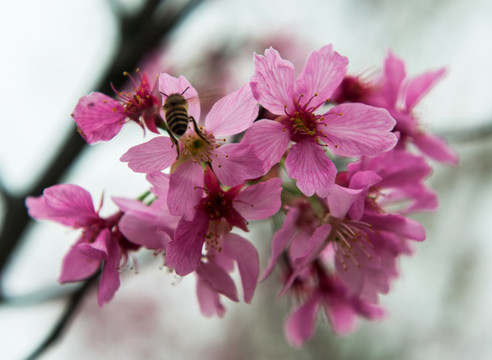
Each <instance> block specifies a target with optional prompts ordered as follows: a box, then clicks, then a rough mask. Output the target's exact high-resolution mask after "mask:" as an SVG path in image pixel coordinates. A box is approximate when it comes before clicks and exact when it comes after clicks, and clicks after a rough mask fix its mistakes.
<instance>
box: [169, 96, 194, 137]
mask: <svg viewBox="0 0 492 360" xmlns="http://www.w3.org/2000/svg"><path fill="white" fill-rule="evenodd" d="M163 110H164V114H165V115H166V122H167V126H168V128H169V130H170V131H171V132H172V133H174V134H176V135H177V136H178V137H179V136H181V135H183V134H184V133H185V132H186V128H187V127H188V122H189V116H188V102H187V101H186V99H185V98H184V96H183V95H181V94H171V95H169V96H168V97H167V99H166V101H165V102H164V106H163Z"/></svg>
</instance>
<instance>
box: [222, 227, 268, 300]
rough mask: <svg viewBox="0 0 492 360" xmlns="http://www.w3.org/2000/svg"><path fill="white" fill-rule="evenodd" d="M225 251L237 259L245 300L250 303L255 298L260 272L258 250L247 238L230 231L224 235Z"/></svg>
mask: <svg viewBox="0 0 492 360" xmlns="http://www.w3.org/2000/svg"><path fill="white" fill-rule="evenodd" d="M224 253H225V254H226V255H228V256H229V257H231V258H233V259H234V260H236V261H237V267H238V269H239V275H241V283H242V284H243V292H244V301H245V302H247V303H248V304H249V303H250V302H251V300H252V299H253V295H254V293H255V289H256V284H257V282H258V274H259V272H260V258H259V256H258V252H257V251H256V248H255V247H254V246H253V245H252V244H251V243H250V242H249V241H247V240H246V239H243V238H242V237H241V236H239V235H236V234H230V233H229V234H227V235H225V236H224Z"/></svg>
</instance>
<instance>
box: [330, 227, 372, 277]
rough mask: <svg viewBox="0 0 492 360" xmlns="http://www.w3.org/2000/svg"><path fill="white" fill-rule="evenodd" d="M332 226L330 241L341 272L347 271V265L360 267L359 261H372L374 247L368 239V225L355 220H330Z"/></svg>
mask: <svg viewBox="0 0 492 360" xmlns="http://www.w3.org/2000/svg"><path fill="white" fill-rule="evenodd" d="M329 222H330V224H331V225H332V226H333V230H332V235H331V236H332V240H333V247H334V249H335V256H336V258H337V260H338V261H339V262H340V264H341V265H342V268H343V270H345V271H347V270H348V268H349V266H350V265H349V264H352V265H353V266H356V267H357V268H360V267H361V260H365V259H367V260H372V259H373V258H374V257H375V255H374V248H375V247H374V245H373V244H372V242H371V241H370V239H369V235H368V231H369V228H370V225H369V224H367V223H364V222H361V221H356V220H347V219H345V220H339V219H336V218H331V219H330V221H329Z"/></svg>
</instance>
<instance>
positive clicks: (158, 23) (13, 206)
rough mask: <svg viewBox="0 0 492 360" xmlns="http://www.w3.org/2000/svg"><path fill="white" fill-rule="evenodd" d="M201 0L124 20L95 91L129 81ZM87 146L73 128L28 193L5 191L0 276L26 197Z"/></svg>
mask: <svg viewBox="0 0 492 360" xmlns="http://www.w3.org/2000/svg"><path fill="white" fill-rule="evenodd" d="M166 2H167V1H166ZM201 2H202V0H190V1H188V2H186V3H185V4H184V5H182V6H180V7H179V6H178V7H175V8H174V11H172V12H170V13H169V14H166V16H163V17H161V18H158V19H157V18H155V16H152V15H151V14H150V10H153V11H154V12H155V11H157V8H158V6H159V5H161V4H162V3H163V2H161V1H157V0H148V1H147V2H146V4H145V5H144V6H143V8H142V10H141V11H140V13H139V14H138V15H137V16H135V17H133V18H131V19H130V20H128V19H123V20H122V21H123V22H126V24H125V25H122V28H126V29H127V30H125V32H124V33H123V34H122V36H121V40H120V42H119V44H117V49H116V51H115V55H114V57H113V61H112V64H111V65H110V66H109V67H108V69H107V70H106V73H105V74H104V76H103V77H102V79H101V81H100V82H99V84H98V86H97V87H96V88H95V91H99V92H102V93H107V94H111V93H112V89H111V87H110V83H111V82H112V83H113V84H114V85H115V87H122V86H123V84H124V82H125V81H126V80H127V79H126V78H124V77H123V76H122V73H123V71H131V70H133V69H135V68H136V67H137V66H138V63H139V61H140V60H141V59H142V58H143V56H145V55H146V54H147V53H148V52H149V51H150V50H152V49H154V48H155V47H156V46H157V45H158V44H159V43H160V42H161V41H162V39H163V38H164V37H165V36H167V35H168V34H169V33H170V31H171V30H172V29H173V28H175V27H176V26H177V25H178V24H179V23H180V22H181V21H182V20H183V19H184V18H185V17H186V16H187V15H188V14H189V13H190V12H191V11H192V10H193V9H194V8H196V7H197V6H198V5H199V4H200V3H201ZM67 121H68V120H67ZM85 146H86V143H85V141H84V140H83V139H82V138H81V137H80V135H79V134H78V133H77V132H75V131H73V132H72V133H71V134H70V135H69V136H68V138H67V139H66V140H65V142H64V143H63V144H62V146H61V148H60V151H59V153H58V154H57V155H56V156H55V157H54V159H53V160H52V161H51V163H50V165H49V166H48V167H47V169H46V170H45V172H44V173H43V174H42V175H41V177H40V179H39V180H38V181H37V183H35V184H34V186H33V187H32V188H31V189H30V190H29V191H27V193H26V194H21V195H19V196H10V195H9V194H3V195H4V198H5V210H6V211H5V212H6V215H5V217H4V219H3V228H2V230H1V233H0V276H1V274H3V269H4V267H5V265H6V263H7V261H8V259H9V257H10V255H11V254H12V252H13V250H14V249H15V246H16V245H17V244H18V243H19V241H20V239H21V237H22V235H23V233H24V231H25V229H26V227H27V225H28V224H29V222H30V218H29V216H28V214H27V210H26V208H25V205H24V199H25V197H26V196H28V195H31V196H39V195H41V194H42V191H43V189H45V188H47V187H49V186H52V185H54V184H56V183H57V182H59V180H60V179H61V177H62V176H63V174H64V173H65V172H66V171H67V169H68V168H69V167H70V166H71V165H72V164H73V162H74V160H75V159H76V158H77V156H78V155H79V154H80V153H81V151H82V150H83V149H84V148H85ZM1 298H2V292H1V288H0V299H1Z"/></svg>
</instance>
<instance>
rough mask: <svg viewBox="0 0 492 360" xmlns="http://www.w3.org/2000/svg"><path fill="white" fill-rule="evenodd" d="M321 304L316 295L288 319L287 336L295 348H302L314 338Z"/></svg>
mask: <svg viewBox="0 0 492 360" xmlns="http://www.w3.org/2000/svg"><path fill="white" fill-rule="evenodd" d="M319 303H320V298H319V295H317V294H316V295H315V296H313V297H311V298H310V299H309V300H308V301H306V302H305V303H304V304H302V305H301V306H299V307H298V308H297V309H295V310H294V311H293V312H292V313H291V314H290V315H289V317H288V318H287V321H286V323H285V326H284V331H285V336H286V337H287V339H288V340H289V342H290V343H291V344H292V345H293V346H296V347H300V346H302V344H303V343H304V342H305V341H306V340H308V339H310V338H311V337H312V336H313V334H314V327H315V324H316V315H317V312H318V306H319Z"/></svg>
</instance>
